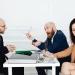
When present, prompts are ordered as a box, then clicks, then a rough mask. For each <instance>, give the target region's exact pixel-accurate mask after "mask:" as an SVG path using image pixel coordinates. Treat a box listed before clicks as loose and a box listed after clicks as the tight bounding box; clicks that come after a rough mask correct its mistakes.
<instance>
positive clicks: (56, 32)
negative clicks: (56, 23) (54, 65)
mask: <svg viewBox="0 0 75 75" xmlns="http://www.w3.org/2000/svg"><path fill="white" fill-rule="evenodd" d="M56 33H57V30H56V32H55V33H54V35H53V37H52V39H51V42H52V43H53V39H54V36H55V35H56Z"/></svg>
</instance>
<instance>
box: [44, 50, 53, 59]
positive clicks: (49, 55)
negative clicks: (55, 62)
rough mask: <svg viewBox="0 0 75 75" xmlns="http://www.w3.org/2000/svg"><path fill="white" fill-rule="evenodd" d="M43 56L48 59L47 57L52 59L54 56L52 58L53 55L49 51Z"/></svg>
mask: <svg viewBox="0 0 75 75" xmlns="http://www.w3.org/2000/svg"><path fill="white" fill-rule="evenodd" d="M44 56H45V57H48V58H49V57H54V56H53V53H50V52H49V51H46V52H45V54H44Z"/></svg>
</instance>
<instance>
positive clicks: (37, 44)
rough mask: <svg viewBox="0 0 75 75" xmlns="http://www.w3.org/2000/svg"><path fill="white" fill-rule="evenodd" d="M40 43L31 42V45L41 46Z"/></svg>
mask: <svg viewBox="0 0 75 75" xmlns="http://www.w3.org/2000/svg"><path fill="white" fill-rule="evenodd" d="M41 43H42V42H41V41H37V42H32V45H34V46H36V47H37V46H39V45H40V44H41Z"/></svg>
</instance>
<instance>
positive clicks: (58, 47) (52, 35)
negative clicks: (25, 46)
mask: <svg viewBox="0 0 75 75" xmlns="http://www.w3.org/2000/svg"><path fill="white" fill-rule="evenodd" d="M44 29H45V32H46V34H47V39H46V41H45V42H41V41H38V40H36V39H34V38H33V37H32V36H31V35H30V34H29V33H27V34H26V36H27V38H28V39H30V40H32V44H33V45H34V46H36V47H38V48H39V49H40V50H47V51H48V52H51V53H57V52H60V51H62V50H64V49H66V48H68V43H67V40H66V36H65V35H64V33H63V32H62V31H61V30H57V29H56V26H55V24H54V23H53V22H48V23H47V24H45V26H44ZM58 60H59V62H60V64H62V63H63V62H64V61H70V56H69V57H66V58H63V59H58ZM47 68H48V67H37V68H36V69H37V71H38V75H46V73H45V71H44V69H47ZM60 69H61V68H60V67H59V68H57V69H56V70H57V71H56V75H59V72H60Z"/></svg>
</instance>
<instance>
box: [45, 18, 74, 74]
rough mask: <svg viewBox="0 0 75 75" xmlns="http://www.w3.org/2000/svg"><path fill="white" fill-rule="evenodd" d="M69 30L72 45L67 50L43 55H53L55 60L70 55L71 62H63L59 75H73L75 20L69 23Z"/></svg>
mask: <svg viewBox="0 0 75 75" xmlns="http://www.w3.org/2000/svg"><path fill="white" fill-rule="evenodd" d="M69 30H70V37H71V41H72V45H71V46H70V47H69V48H68V49H65V50H64V51H61V52H58V53H54V54H51V53H49V52H46V53H45V56H46V57H51V56H52V55H54V56H55V57H56V58H63V57H67V56H69V55H71V62H64V63H63V64H62V68H61V72H60V75H75V18H74V19H73V20H72V21H71V23H70V27H69Z"/></svg>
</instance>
